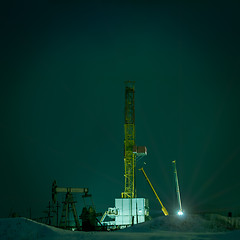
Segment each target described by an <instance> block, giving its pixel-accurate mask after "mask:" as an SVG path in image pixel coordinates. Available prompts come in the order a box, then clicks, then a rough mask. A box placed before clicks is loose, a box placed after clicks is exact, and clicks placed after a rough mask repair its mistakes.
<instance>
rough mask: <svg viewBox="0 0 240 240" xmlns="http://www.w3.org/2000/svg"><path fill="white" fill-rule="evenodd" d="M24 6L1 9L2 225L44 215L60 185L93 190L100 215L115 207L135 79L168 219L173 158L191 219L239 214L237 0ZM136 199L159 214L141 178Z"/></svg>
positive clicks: (141, 138) (139, 126) (139, 138)
mask: <svg viewBox="0 0 240 240" xmlns="http://www.w3.org/2000/svg"><path fill="white" fill-rule="evenodd" d="M16 2H17V3H11V4H10V3H9V4H5V5H4V6H2V7H1V16H2V17H1V54H0V61H1V87H0V91H1V93H0V100H1V101H0V103H1V106H0V116H1V118H0V131H1V134H0V136H1V138H0V142H1V145H0V158H1V174H0V186H1V198H0V203H1V204H0V206H1V210H0V217H7V216H8V214H9V213H10V212H11V211H15V212H17V213H19V214H20V215H23V216H26V215H27V214H28V213H27V211H28V210H27V209H29V208H30V207H31V208H32V215H33V216H34V217H37V216H40V215H43V214H42V213H41V211H42V210H45V207H47V205H48V201H49V200H50V199H51V184H52V181H53V180H54V179H56V180H57V183H58V185H59V186H62V187H64V186H65V187H69V186H71V187H88V188H89V189H90V193H92V195H93V200H94V202H95V204H96V207H97V210H99V211H102V212H103V211H105V210H107V208H108V207H113V206H114V199H115V198H117V197H120V194H121V192H122V191H123V186H124V177H123V174H124V162H123V140H124V132H123V124H124V81H126V80H132V81H136V84H135V86H136V95H135V100H136V101H135V102H136V104H135V105H136V142H137V145H146V146H147V148H148V156H147V157H146V158H145V159H144V161H145V162H146V163H147V165H146V167H145V170H146V172H147V174H148V175H149V178H150V180H151V181H152V184H153V185H154V187H155V189H156V191H157V193H158V194H159V196H160V199H161V200H162V202H163V203H164V205H165V207H166V208H167V209H168V211H169V212H173V211H174V210H175V208H177V206H176V205H174V204H176V196H175V188H174V187H175V185H174V179H173V172H172V168H171V162H172V160H174V159H175V160H176V161H177V167H178V175H179V182H180V189H181V194H182V205H183V208H184V209H185V210H186V211H189V212H191V211H205V210H209V209H210V210H215V209H225V210H226V211H228V210H231V211H234V212H240V204H239V198H240V191H239V190H240V183H239V182H240V181H239V168H240V162H239V160H240V137H239V136H240V128H239V123H240V112H239V109H240V94H239V90H240V81H239V80H240V70H239V69H240V68H239V66H240V44H239V43H240V28H239V24H240V15H239V7H240V5H239V4H237V3H236V1H225V2H222V3H220V2H219V1H208V3H207V1H206V2H203V1H194V3H189V2H190V1H181V3H179V2H180V1H159V2H161V3H157V2H158V1H130V0H129V1H112V2H114V3H109V2H107V1H84V2H88V3H83V1H82V3H81V1H80V3H79V1H65V0H60V1H57V0H52V1H46V2H44V1H39V2H38V3H37V2H36V1H16ZM209 2H210V3H209ZM141 164H143V161H142V162H140V163H139V167H140V165H141ZM137 191H138V196H139V197H146V198H149V200H150V204H151V205H150V207H151V210H152V214H157V213H158V212H159V214H161V213H160V209H161V208H160V207H159V206H158V202H157V201H156V199H155V197H154V195H153V193H152V192H151V190H150V189H149V187H148V185H147V182H146V180H145V179H144V177H143V176H142V175H141V173H140V172H139V173H138V176H137ZM59 200H61V198H59ZM81 204H82V203H79V209H80V208H81V207H82V205H81Z"/></svg>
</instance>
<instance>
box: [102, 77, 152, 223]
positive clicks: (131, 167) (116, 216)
mask: <svg viewBox="0 0 240 240" xmlns="http://www.w3.org/2000/svg"><path fill="white" fill-rule="evenodd" d="M134 84H135V82H134V81H126V82H125V114H124V191H123V192H122V193H121V198H116V199H115V207H114V208H108V211H106V212H105V214H104V215H103V217H102V219H101V220H100V222H101V223H102V224H103V225H114V226H117V227H119V228H123V227H126V226H129V225H133V224H137V223H141V222H145V221H146V219H147V218H148V216H149V206H148V200H147V199H145V198H137V192H136V161H137V160H138V159H140V158H142V157H144V156H146V155H147V148H146V147H145V146H136V144H135V140H136V139H135V138H136V137H135V98H134V97H135V96H134V95H135V86H134ZM107 216H108V217H110V218H112V219H113V221H109V222H107V221H105V218H106V217H107Z"/></svg>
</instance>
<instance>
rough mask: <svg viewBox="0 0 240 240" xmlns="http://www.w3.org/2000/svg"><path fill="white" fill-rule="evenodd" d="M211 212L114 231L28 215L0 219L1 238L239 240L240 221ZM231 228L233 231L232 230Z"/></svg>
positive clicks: (54, 239) (162, 217) (57, 239)
mask: <svg viewBox="0 0 240 240" xmlns="http://www.w3.org/2000/svg"><path fill="white" fill-rule="evenodd" d="M235 220H236V221H235V222H234V221H233V220H232V219H229V218H227V217H223V216H220V215H209V216H205V217H201V216H198V215H191V216H182V217H179V216H168V217H165V216H161V217H158V218H155V219H153V220H151V221H148V222H145V223H141V224H138V225H135V226H133V227H129V228H127V229H124V230H118V231H113V232H72V231H67V230H62V229H58V228H55V227H52V226H48V225H45V224H41V223H37V222H35V221H32V220H29V219H26V218H3V219H0V239H1V240H12V239H14V240H18V239H21V240H28V239H29V240H30V239H31V240H32V239H37V240H63V239H64V240H77V239H78V240H95V239H96V240H107V239H109V240H120V239H121V240H122V239H124V240H128V239H129V240H143V239H144V240H148V239H151V240H158V239H161V240H162V239H167V240H177V239H180V240H181V239H184V240H200V239H201V240H203V239H204V240H213V239H214V240H223V239H224V240H239V239H240V230H234V229H236V228H238V229H240V226H239V225H238V224H239V222H240V220H239V219H235ZM230 229H231V230H232V231H230Z"/></svg>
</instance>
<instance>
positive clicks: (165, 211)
mask: <svg viewBox="0 0 240 240" xmlns="http://www.w3.org/2000/svg"><path fill="white" fill-rule="evenodd" d="M139 170H140V171H142V173H143V175H144V177H145V178H146V180H147V181H148V184H149V185H150V187H151V189H152V190H153V192H154V194H155V196H156V197H157V200H158V201H159V203H160V205H161V207H162V211H163V213H164V215H165V216H167V215H168V211H167V209H166V208H165V207H164V206H163V204H162V202H161V200H160V198H159V197H158V195H157V193H156V191H155V189H154V187H153V185H152V183H151V182H150V180H149V178H148V176H147V174H146V173H145V171H144V169H143V168H140V169H139Z"/></svg>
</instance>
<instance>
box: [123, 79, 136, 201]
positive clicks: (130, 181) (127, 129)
mask: <svg viewBox="0 0 240 240" xmlns="http://www.w3.org/2000/svg"><path fill="white" fill-rule="evenodd" d="M134 83H135V82H133V81H127V82H125V84H126V86H125V124H124V134H125V139H124V165H125V174H124V178H125V189H124V192H122V198H135V197H136V183H135V171H136V155H135V154H134V153H133V147H134V146H135V105H134V92H135V89H134Z"/></svg>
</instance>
